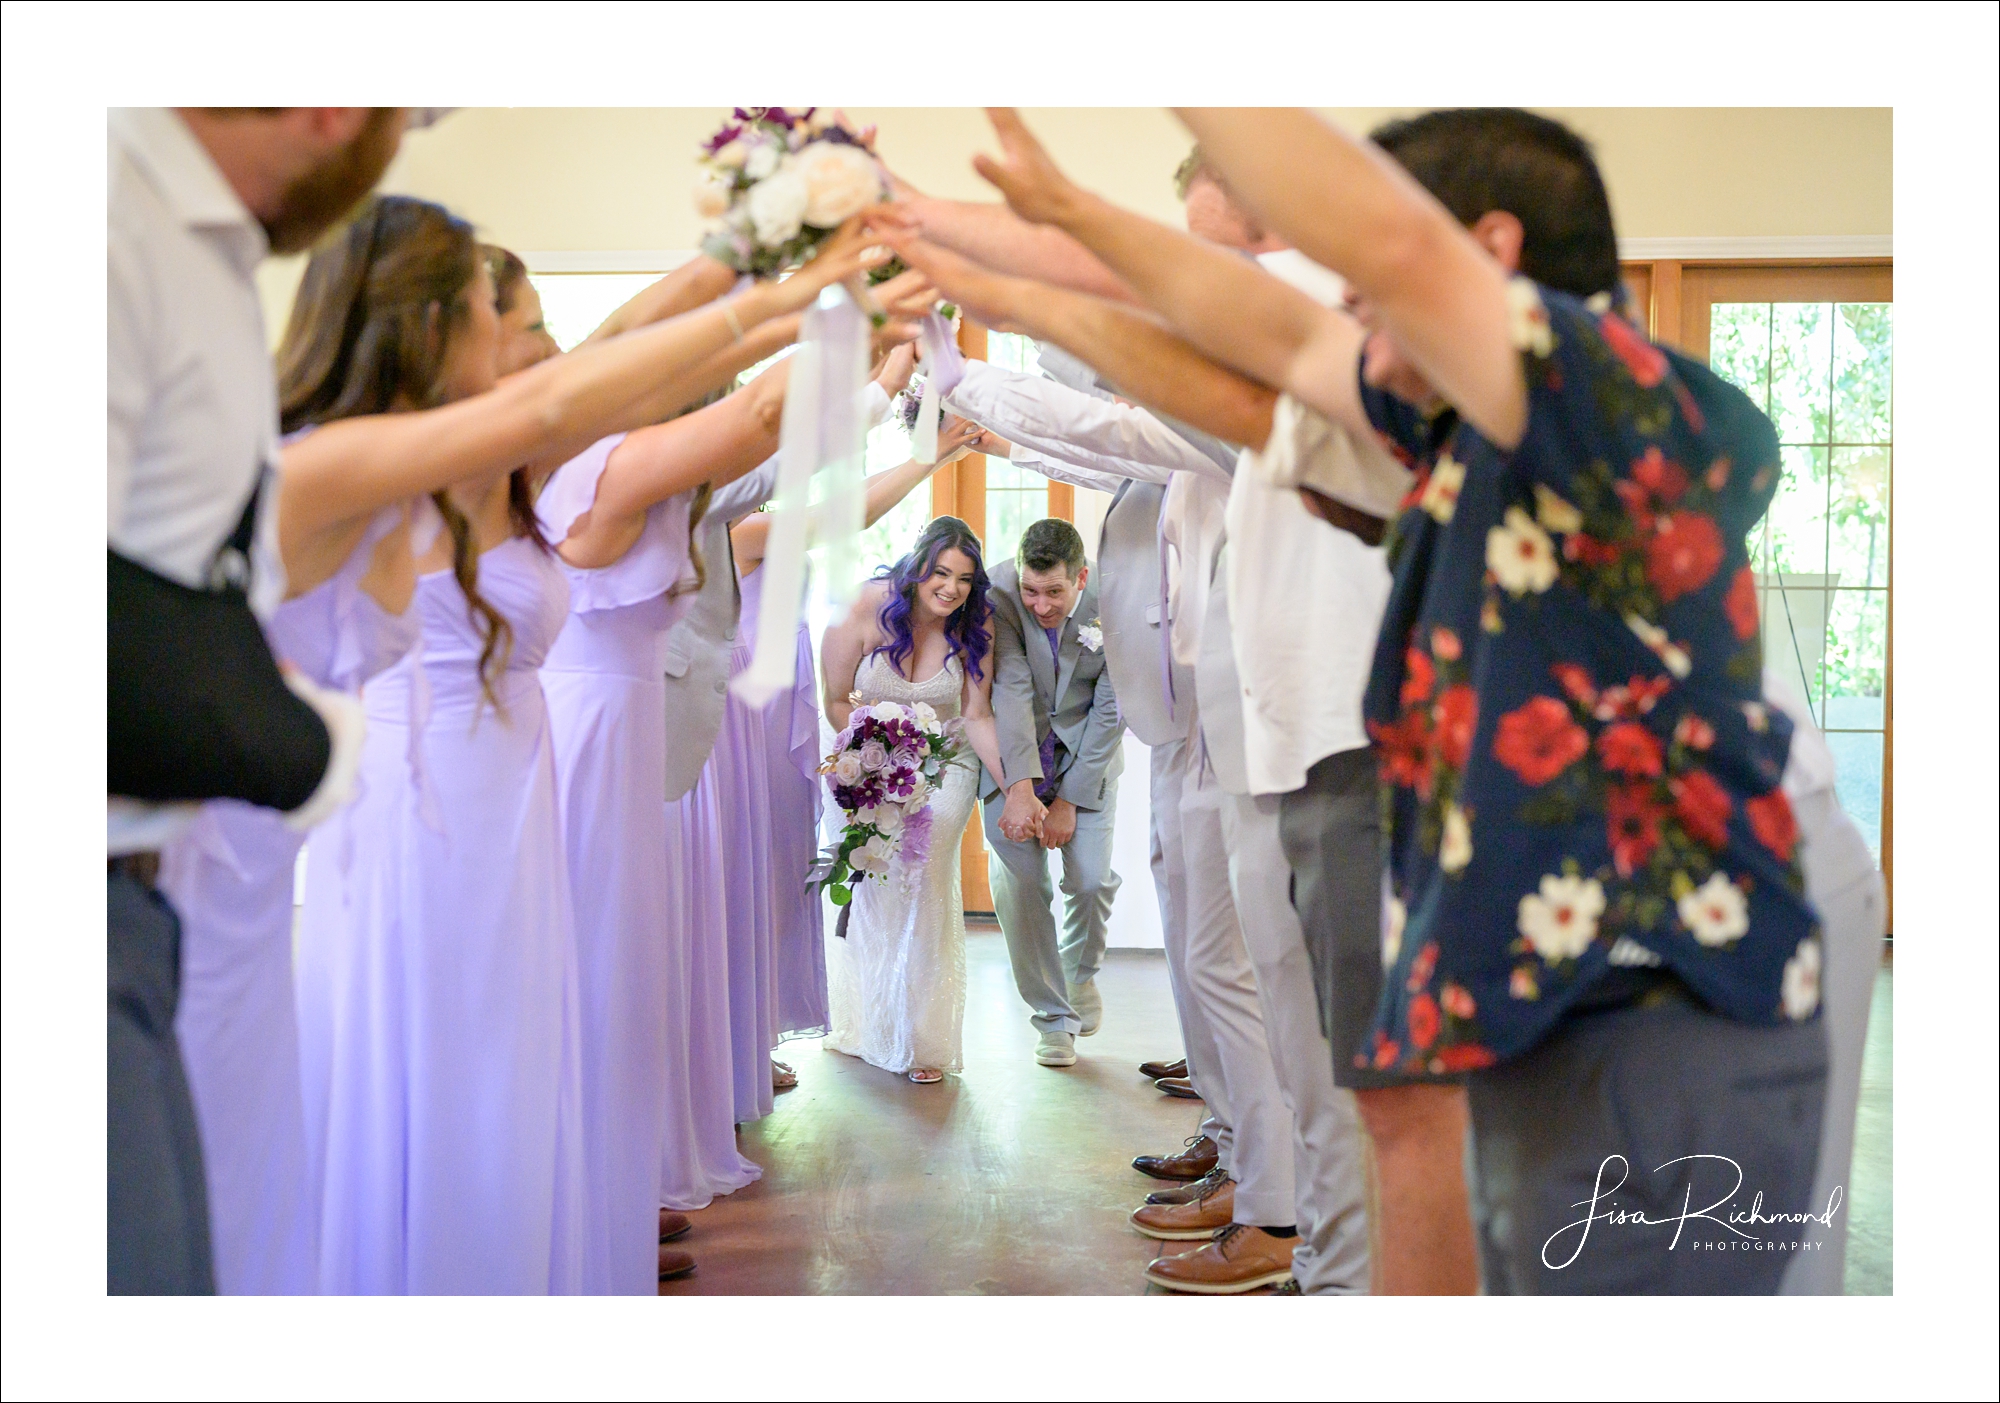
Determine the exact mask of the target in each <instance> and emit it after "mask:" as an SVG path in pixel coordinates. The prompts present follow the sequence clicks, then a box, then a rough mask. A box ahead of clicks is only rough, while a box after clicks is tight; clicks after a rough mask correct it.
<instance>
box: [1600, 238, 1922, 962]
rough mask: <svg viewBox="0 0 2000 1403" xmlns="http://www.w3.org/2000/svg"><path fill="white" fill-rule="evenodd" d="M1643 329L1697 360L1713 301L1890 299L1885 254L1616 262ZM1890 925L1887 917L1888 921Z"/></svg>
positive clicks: (1889, 819) (1888, 873)
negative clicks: (1644, 320) (1840, 256)
mask: <svg viewBox="0 0 2000 1403" xmlns="http://www.w3.org/2000/svg"><path fill="white" fill-rule="evenodd" d="M1619 268H1620V272H1621V273H1622V274H1623V275H1624V278H1625V284H1626V286H1627V287H1628V288H1630V289H1631V291H1632V295H1633V299H1634V303H1635V305H1636V307H1637V308H1638V309H1639V310H1640V311H1642V312H1643V313H1644V315H1645V319H1646V330H1647V333H1648V334H1649V335H1650V336H1651V337H1652V339H1653V340H1655V341H1661V342H1665V343H1666V344H1668V345H1670V346H1673V347H1675V348H1676V349H1678V350H1681V351H1684V352H1686V353H1687V354H1688V355H1691V356H1693V357H1694V358H1695V359H1697V360H1700V361H1702V362H1704V363H1705V362H1706V361H1707V360H1708V353H1709V329H1710V327H1709V317H1710V311H1709V309H1710V308H1711V307H1713V306H1714V305H1715V304H1716V303H1717V302H1820V301H1825V302H1891V303H1893V302H1894V301H1895V300H1896V298H1895V261H1894V260H1893V259H1889V258H1810V259H1807V258H1791V259H1787V258H1772V259H1757V260H1754V261H1751V260H1720V259H1670V258H1660V259H1650V260H1628V261H1626V262H1623V263H1621V264H1620V265H1619ZM1895 498H1896V474H1895V473H1894V472H1891V473H1890V475H1889V544H1888V565H1887V570H1886V575H1885V578H1886V585H1885V588H1884V593H1883V601H1884V609H1885V612H1886V615H1887V629H1886V637H1885V640H1884V642H1885V649H1884V657H1883V672H1882V885H1883V889H1884V891H1885V893H1887V894H1888V895H1889V897H1890V898H1891V899H1890V902H1889V907H1890V910H1891V911H1893V910H1894V908H1895V902H1894V899H1893V897H1894V890H1895V886H1894V874H1895V817H1896V806H1895V754H1896V747H1895V735H1896V730H1895V723H1896V508H1895ZM1891 924H1892V925H1893V924H1894V922H1893V921H1891Z"/></svg>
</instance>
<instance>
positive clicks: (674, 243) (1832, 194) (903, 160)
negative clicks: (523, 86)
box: [264, 107, 1891, 336]
mask: <svg viewBox="0 0 2000 1403" xmlns="http://www.w3.org/2000/svg"><path fill="white" fill-rule="evenodd" d="M1410 110H1414V109H1410ZM1542 110H1544V111H1546V112H1548V113H1549V114H1550V115H1551V116H1555V117H1559V118H1561V119H1562V120H1564V121H1566V122H1569V123H1570V124H1571V125H1573V126H1574V127H1576V128H1577V130H1579V131H1580V132H1582V133H1583V134H1584V135H1585V136H1587V137H1589V138H1590V139H1591V140H1592V141H1593V142H1594V143H1595V144H1596V146H1597V151H1598V156H1599V159H1600V161H1601V162H1602V164H1603V167H1604V172H1605V178H1606V180H1607V181H1608V183H1609V185H1610V188H1611V199H1612V207H1613V211H1614V213H1615V215H1616V217H1617V219H1618V225H1619V232H1620V233H1621V234H1623V235H1624V236H1625V237H1627V238H1669V237H1698V238H1717V237H1746V236H1748V237H1756V236H1766V237H1768V236H1777V235H1791V236H1824V235H1887V234H1889V233H1890V232H1891V229H1890V112H1889V109H1887V108H1748V107H1744V108H1668V107H1650V108H1647V107H1624V108H1614V107H1597V108H1546V109H1542ZM1322 111H1323V112H1324V113H1325V115H1326V116H1327V117H1328V119H1329V120H1331V121H1333V122H1335V123H1337V124H1338V125H1340V126H1341V127H1343V128H1346V129H1347V130H1349V131H1354V132H1365V131H1366V130H1367V129H1368V128H1369V127H1371V126H1373V125H1374V124H1375V123H1376V122H1378V121H1380V120H1382V119H1383V118H1385V117H1388V116H1391V115H1395V113H1394V111H1393V110H1392V109H1388V108H1347V107H1335V108H1324V109H1322ZM849 112H850V115H851V116H852V117H853V118H854V119H856V120H857V121H860V122H874V123H876V124H878V125H879V126H880V128H881V139H880V143H879V145H880V149H881V151H882V153H883V155H884V156H885V157H886V158H887V159H888V161H889V162H890V164H891V165H892V166H893V167H895V169H896V170H897V171H898V172H899V173H900V174H901V175H902V176H903V177H904V178H905V179H907V180H909V181H910V182H911V183H912V184H913V185H915V186H916V187H917V188H918V189H920V190H924V191H927V192H929V193H931V194H935V195H943V196H950V197H954V198H966V199H988V198H991V196H992V192H991V190H990V188H989V187H988V186H986V185H985V183H984V182H982V181H981V180H980V179H979V178H978V177H977V176H976V175H974V174H973V173H972V169H971V164H970V157H971V153H972V152H973V151H975V150H978V149H981V148H986V149H991V146H992V138H991V132H990V128H988V126H987V124H986V120H985V117H984V116H983V114H982V113H981V112H980V110H979V109H978V108H973V107H963V108H951V107H931V108H912V107H904V108H888V107H884V108H867V107H856V108H852V109H849ZM1023 115H1024V116H1025V118H1026V120H1027V121H1028V123H1029V125H1030V126H1031V127H1033V128H1034V130H1035V131H1036V132H1037V133H1039V134H1040V135H1041V136H1042V138H1043V139H1044V140H1045V141H1046V142H1047V143H1048V145H1049V149H1050V151H1051V152H1052V153H1053V154H1054V156H1055V158H1056V159H1057V160H1058V161H1059V162H1061V164H1062V165H1063V167H1064V168H1065V169H1067V170H1068V171H1069V172H1070V173H1071V174H1072V175H1074V176H1075V177H1076V178H1077V179H1078V180H1079V181H1081V182H1082V183H1084V184H1085V185H1088V186H1090V187H1092V188H1094V189H1097V190H1100V191H1102V192H1103V193H1104V194H1106V195H1108V196H1109V197H1110V198H1112V199H1114V200H1116V201H1118V202H1119V203H1121V204H1124V205H1127V206H1130V207H1131V208H1134V209H1138V210H1141V211H1143V212H1145V213H1146V214H1149V215H1152V216H1153V217H1155V218H1158V219H1162V220H1169V221H1178V219H1179V215H1180V210H1179V206H1178V204H1177V203H1176V201H1175V199H1174V193H1173V188H1172V181H1171V176H1172V173H1173V169H1174V166H1175V165H1176V164H1177V163H1178V162H1179V161H1180V159H1181V157H1182V156H1183V155H1185V154H1186V152H1187V147H1188V138H1187V135H1186V133H1185V131H1184V130H1183V129H1182V128H1181V127H1180V126H1179V125H1178V124H1177V123H1176V122H1175V121H1174V120H1173V118H1172V117H1170V116H1169V115H1168V114H1167V113H1166V112H1164V111H1163V110H1161V109H1159V108H1118V107H1069V108H1028V109H1025V110H1024V113H1023ZM722 116H723V113H722V111H721V109H719V108H687V107H680V108H675V107H663V108H574V107H572V108H536V107H475V108H466V109H464V110H462V111H460V112H457V113H454V114H453V115H451V116H450V117H448V118H446V119H445V120H444V121H443V122H441V123H439V124H438V125H437V126H435V127H433V128H431V129H429V130H427V131H422V132H417V133H414V134H412V135H411V136H410V137H409V139H408V140H407V141H405V142H404V145H403V151H402V154H401V155H400V156H398V157H397V160H396V163H395V165H393V166H392V167H391V168H390V170H389V174H388V176H387V178H386V179H385V181H384V183H383V184H384V188H385V189H388V190H393V191H398V192H402V193H407V194H413V195H421V196H424V197H425V198H427V199H433V200H438V201H441V202H442V203H444V204H445V205H447V206H448V207H450V208H451V209H452V210H454V211H455V212H457V213H459V214H462V215H464V216H466V217H467V218H469V219H471V220H472V221H473V222H474V223H475V224H476V225H478V226H479V228H480V230H481V232H482V234H483V235H484V236H485V237H487V238H490V239H492V240H494V241H495V242H498V243H502V244H505V245H507V246H508V247H510V248H515V249H519V250H526V251H534V252H544V251H551V250H555V251H589V250H675V249H689V248H692V247H694V246H695V244H696V243H698V242H699V240H700V236H701V224H700V222H699V221H698V220H697V219H696V218H695V215H694V211H693V208H692V205H691V202H690V197H689V192H690V190H691V189H692V187H693V185H694V179H695V154H696V149H697V147H698V145H699V143H700V142H701V140H702V139H703V138H705V137H706V136H707V135H708V134H709V133H710V132H711V131H713V130H714V129H715V127H716V125H717V124H718V122H719V121H720V120H721V118H722ZM297 278H298V265H297V262H296V260H292V261H289V262H286V263H279V264H275V265H273V266H272V267H270V268H269V269H268V270H267V272H266V274H265V277H264V285H265V290H266V306H267V310H268V311H269V312H271V313H272V322H273V335H274V336H275V335H276V333H277V329H278V327H279V326H280V325H281V324H282V312H283V310H284V309H285V308H286V307H288V306H289V303H290V298H291V289H292V287H293V286H294V285H295V284H296V281H297Z"/></svg>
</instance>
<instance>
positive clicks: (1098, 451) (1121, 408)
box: [945, 361, 1229, 486]
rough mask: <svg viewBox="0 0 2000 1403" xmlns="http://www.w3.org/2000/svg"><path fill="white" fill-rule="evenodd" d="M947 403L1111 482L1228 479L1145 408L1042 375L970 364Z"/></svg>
mask: <svg viewBox="0 0 2000 1403" xmlns="http://www.w3.org/2000/svg"><path fill="white" fill-rule="evenodd" d="M945 407H946V408H948V409H949V410H951V412H952V413H954V414H958V415H961V416H963V417H964V418H967V419H970V420H971V421H972V422H973V423H975V424H978V425H981V426H982V427H984V428H988V429H991V430H992V431H993V432H994V433H996V434H999V435H1000V436H1001V437H1002V438H1004V439H1006V440H1007V441H1008V442H1009V443H1013V444H1016V445H1018V446H1020V447H1022V448H1025V449H1028V450H1029V451H1031V452H1033V453H1035V454H1038V455H1040V456H1041V457H1042V458H1044V459H1047V460H1050V461H1053V462H1058V463H1067V464H1070V465H1073V466H1075V467H1078V468H1084V469H1088V470H1090V471H1092V472H1096V473H1100V474H1103V475H1105V476H1106V477H1109V478H1112V479H1123V478H1133V479H1136V480H1137V481H1140V482H1165V481H1167V480H1168V475H1169V474H1170V473H1175V472H1190V473H1199V474H1202V475H1203V476H1206V477H1209V478H1212V479H1214V480H1215V481H1216V482H1219V483H1222V484H1223V485H1225V486H1226V485H1227V484H1228V481H1229V475H1228V474H1227V473H1225V472H1223V471H1222V469H1221V468H1219V467H1217V466H1216V463H1215V460H1214V459H1212V458H1210V457H1209V456H1208V455H1207V454H1205V453H1203V452H1202V451H1201V450H1200V449H1198V448H1196V447H1194V446H1193V445H1192V444H1190V443H1189V442H1188V441H1187V440H1186V439H1184V438H1182V437H1181V436H1180V435H1179V434H1177V433H1175V432H1174V431H1173V430H1172V429H1170V428H1168V427H1167V426H1166V425H1165V424H1162V423H1161V422H1160V421H1159V420H1158V419H1157V418H1155V417H1154V416H1153V415H1151V414H1149V413H1147V412H1146V411H1145V410H1143V409H1139V408H1137V407H1135V406H1133V405H1129V404H1119V403H1118V402H1117V401H1116V400H1108V399H1099V398H1098V397H1096V396H1095V395H1088V394H1085V393H1083V392H1082V391H1081V390H1073V389H1071V388H1069V386H1067V385H1059V384H1057V383H1056V382H1055V381H1053V380H1045V379H1043V378H1042V377H1041V376H1039V375H1026V374H1023V373H1022V372H1020V371H1018V370H1006V369H1003V368H1002V367H1000V366H997V365H990V364H988V363H987V362H985V361H967V362H966V364H965V378H964V379H962V380H960V381H959V382H958V387H957V388H956V389H954V390H953V391H952V392H951V394H949V395H948V396H946V397H945ZM1037 471H1039V469H1037ZM1062 480H1063V481H1075V479H1062ZM1080 485H1082V486H1100V485H1101V483H1100V482H1083V483H1080Z"/></svg>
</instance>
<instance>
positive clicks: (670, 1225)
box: [660, 1208, 694, 1242]
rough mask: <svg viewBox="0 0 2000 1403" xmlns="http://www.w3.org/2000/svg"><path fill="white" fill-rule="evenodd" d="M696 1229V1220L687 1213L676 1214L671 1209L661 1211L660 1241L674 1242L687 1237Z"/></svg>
mask: <svg viewBox="0 0 2000 1403" xmlns="http://www.w3.org/2000/svg"><path fill="white" fill-rule="evenodd" d="M692 1227H694V1219H692V1218H690V1217H688V1215H687V1214H685V1213H676V1212H674V1210H673V1209H671V1208H662V1209H661V1210H660V1241H662V1242H672V1241H673V1240H674V1239H675V1238H677V1237H686V1236H687V1235H688V1230H689V1229H691V1228H692Z"/></svg>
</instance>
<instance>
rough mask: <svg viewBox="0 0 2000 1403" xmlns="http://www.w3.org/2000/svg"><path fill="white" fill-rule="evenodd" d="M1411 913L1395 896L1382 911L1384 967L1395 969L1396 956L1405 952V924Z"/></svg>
mask: <svg viewBox="0 0 2000 1403" xmlns="http://www.w3.org/2000/svg"><path fill="white" fill-rule="evenodd" d="M1409 918H1410V913H1409V911H1408V909H1407V908H1406V907H1404V905H1403V903H1402V902H1400V901H1398V900H1397V899H1396V898H1395V897H1393V896H1392V897H1390V898H1389V904H1388V906H1387V907H1386V908H1384V910H1383V912H1382V968H1383V969H1393V968H1394V967H1395V964H1396V957H1397V956H1398V955H1400V954H1402V953H1403V924H1404V922H1406V921H1407V920H1409Z"/></svg>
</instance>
